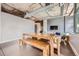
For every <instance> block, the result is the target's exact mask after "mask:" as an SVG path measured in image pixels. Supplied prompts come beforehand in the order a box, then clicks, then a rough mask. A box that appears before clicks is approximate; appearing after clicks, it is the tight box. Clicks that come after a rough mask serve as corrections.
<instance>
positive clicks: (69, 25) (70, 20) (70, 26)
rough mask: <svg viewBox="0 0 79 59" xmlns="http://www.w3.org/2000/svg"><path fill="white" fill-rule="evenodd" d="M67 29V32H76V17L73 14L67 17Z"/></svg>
mask: <svg viewBox="0 0 79 59" xmlns="http://www.w3.org/2000/svg"><path fill="white" fill-rule="evenodd" d="M65 21H66V22H65V24H66V26H65V30H66V32H68V33H74V18H73V16H71V17H70V16H67V17H66V19H65Z"/></svg>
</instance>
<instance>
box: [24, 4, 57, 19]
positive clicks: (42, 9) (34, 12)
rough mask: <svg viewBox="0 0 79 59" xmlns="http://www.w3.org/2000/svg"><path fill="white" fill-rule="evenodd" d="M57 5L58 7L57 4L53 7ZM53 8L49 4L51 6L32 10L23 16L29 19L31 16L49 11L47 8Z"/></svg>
mask: <svg viewBox="0 0 79 59" xmlns="http://www.w3.org/2000/svg"><path fill="white" fill-rule="evenodd" d="M57 5H58V4H56V5H55V6H57ZM53 7H54V5H53V4H51V5H48V6H45V7H43V8H40V9H37V10H34V11H32V12H30V13H28V14H26V15H25V16H24V18H26V17H31V16H33V15H35V14H37V13H39V12H41V11H46V10H47V9H49V8H53Z"/></svg>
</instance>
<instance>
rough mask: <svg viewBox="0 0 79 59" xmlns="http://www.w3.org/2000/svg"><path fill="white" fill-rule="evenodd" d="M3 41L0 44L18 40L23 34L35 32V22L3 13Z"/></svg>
mask: <svg viewBox="0 0 79 59" xmlns="http://www.w3.org/2000/svg"><path fill="white" fill-rule="evenodd" d="M1 25H2V39H1V41H0V43H2V42H6V41H12V40H16V39H19V38H21V37H22V34H23V33H33V32H34V22H33V21H32V20H27V19H23V18H20V17H17V16H14V15H11V14H7V13H3V12H2V13H1Z"/></svg>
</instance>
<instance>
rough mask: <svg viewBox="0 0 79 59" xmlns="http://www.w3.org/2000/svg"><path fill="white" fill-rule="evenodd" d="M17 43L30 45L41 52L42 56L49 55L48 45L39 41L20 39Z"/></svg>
mask: <svg viewBox="0 0 79 59" xmlns="http://www.w3.org/2000/svg"><path fill="white" fill-rule="evenodd" d="M19 43H20V44H21V45H25V44H26V45H27V44H28V45H31V46H34V47H36V48H39V49H41V50H43V56H48V55H49V44H48V43H46V42H42V41H39V40H34V39H31V38H30V39H20V40H19Z"/></svg>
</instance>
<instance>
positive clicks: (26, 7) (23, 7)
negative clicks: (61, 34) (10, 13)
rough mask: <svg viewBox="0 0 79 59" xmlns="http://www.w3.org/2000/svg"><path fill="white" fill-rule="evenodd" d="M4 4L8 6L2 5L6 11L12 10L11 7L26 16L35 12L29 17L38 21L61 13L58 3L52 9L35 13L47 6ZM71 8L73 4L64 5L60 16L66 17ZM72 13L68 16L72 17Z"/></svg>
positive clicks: (37, 4) (42, 4) (43, 4)
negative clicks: (24, 13)
mask: <svg viewBox="0 0 79 59" xmlns="http://www.w3.org/2000/svg"><path fill="white" fill-rule="evenodd" d="M6 4H7V5H8V6H7V5H4V4H3V6H4V7H5V8H6V9H9V10H12V8H11V7H13V8H16V9H18V10H20V11H23V12H26V15H27V13H28V14H29V15H30V13H33V12H35V13H34V14H32V15H31V16H34V17H36V18H39V19H42V18H44V17H48V16H60V13H61V6H59V3H53V4H52V7H50V8H48V9H45V10H42V11H40V12H36V11H38V10H39V9H43V8H45V7H47V6H45V3H41V5H40V4H39V3H6ZM56 4H57V5H56ZM55 5H56V6H55ZM62 5H63V4H62ZM10 6H11V7H10ZM73 7H74V4H69V5H68V3H65V4H64V8H63V11H62V12H63V15H62V16H68V15H69V13H70V12H71V10H72V9H73ZM73 13H74V12H72V13H71V15H70V16H72V15H73Z"/></svg>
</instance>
